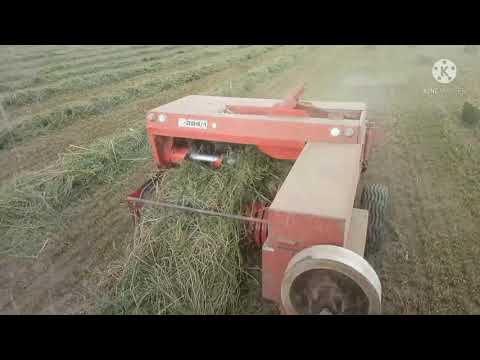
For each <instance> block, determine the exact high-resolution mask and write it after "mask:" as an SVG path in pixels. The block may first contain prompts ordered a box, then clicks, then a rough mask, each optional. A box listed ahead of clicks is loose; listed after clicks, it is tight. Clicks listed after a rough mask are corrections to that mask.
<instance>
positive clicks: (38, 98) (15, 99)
mask: <svg viewBox="0 0 480 360" xmlns="http://www.w3.org/2000/svg"><path fill="white" fill-rule="evenodd" d="M262 50H265V51H267V50H268V47H263V48H260V49H258V48H256V49H240V50H238V52H241V53H242V54H241V55H234V56H230V57H227V58H226V59H225V60H224V59H222V60H217V61H214V62H212V65H213V66H220V64H224V63H231V62H232V61H242V60H244V59H249V57H250V56H256V55H255V52H257V53H262V52H263V51H262ZM195 59H196V56H195V57H192V58H190V59H188V60H187V62H188V61H193V60H195ZM175 61H176V60H175V59H174V60H172V61H171V62H173V64H172V63H171V62H170V61H168V60H167V61H165V62H158V63H155V64H151V65H148V64H145V65H144V66H141V67H136V68H133V69H122V70H114V71H104V72H100V73H95V74H90V75H84V76H79V77H72V78H68V79H67V80H65V81H62V82H60V83H55V84H52V85H50V86H45V87H41V88H37V89H28V90H20V91H16V92H14V93H11V94H8V95H6V96H5V97H4V100H3V103H4V105H5V106H7V107H19V106H23V105H29V104H33V103H39V102H42V101H45V100H48V99H50V98H52V97H54V96H56V95H58V94H65V93H67V92H75V91H80V90H86V89H91V88H95V87H98V86H105V85H108V84H112V83H115V82H119V81H122V80H126V79H131V78H133V77H137V76H140V75H146V74H150V73H155V72H157V71H159V70H161V69H165V68H166V66H167V65H168V67H171V66H173V65H174V64H175ZM168 67H167V68H168Z"/></svg>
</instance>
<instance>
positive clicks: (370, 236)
mask: <svg viewBox="0 0 480 360" xmlns="http://www.w3.org/2000/svg"><path fill="white" fill-rule="evenodd" d="M388 202H389V193H388V189H387V187H386V186H384V185H380V184H369V185H367V186H365V188H364V189H363V192H362V197H361V201H360V203H361V205H360V206H361V208H363V209H365V210H368V228H367V242H366V246H365V256H366V257H368V256H370V255H375V254H376V253H378V252H379V250H380V248H381V246H382V243H383V241H384V239H385V221H386V218H387V210H388Z"/></svg>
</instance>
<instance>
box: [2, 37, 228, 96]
mask: <svg viewBox="0 0 480 360" xmlns="http://www.w3.org/2000/svg"><path fill="white" fill-rule="evenodd" d="M226 48H227V49H228V48H229V47H226ZM220 53H222V50H213V49H210V48H203V47H195V46H192V47H191V48H190V49H184V48H183V47H179V48H178V49H172V50H171V51H165V50H164V49H162V48H160V49H152V50H151V52H149V53H147V54H144V53H142V52H140V53H133V54H131V55H129V56H120V57H115V58H114V59H112V57H111V55H110V57H109V58H108V59H109V60H110V61H107V62H102V61H93V62H92V60H90V61H88V62H85V65H84V66H75V67H74V68H73V69H71V70H70V71H68V69H67V70H66V71H62V70H58V71H55V72H53V73H46V72H45V71H41V72H40V73H39V74H37V76H35V77H33V78H30V79H27V80H21V81H16V82H11V83H9V84H3V85H2V86H1V87H0V91H10V92H13V91H19V90H22V89H25V88H29V87H32V86H36V85H42V86H45V85H47V84H50V83H54V82H56V81H59V80H64V79H69V78H73V77H79V76H85V75H91V74H99V75H101V74H105V73H106V72H119V71H126V69H127V70H129V71H133V70H135V69H137V70H138V69H143V71H144V72H146V73H149V72H155V71H160V70H162V69H165V68H171V67H177V66H179V65H183V64H189V63H191V62H193V60H197V59H202V60H204V59H206V58H208V57H211V56H214V55H218V54H220ZM112 60H113V61H112ZM140 74H143V73H142V72H141V73H140ZM125 79H128V77H125ZM5 89H6V90H5Z"/></svg>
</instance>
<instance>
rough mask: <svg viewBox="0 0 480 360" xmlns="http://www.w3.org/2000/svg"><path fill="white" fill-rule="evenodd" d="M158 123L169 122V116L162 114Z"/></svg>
mask: <svg viewBox="0 0 480 360" xmlns="http://www.w3.org/2000/svg"><path fill="white" fill-rule="evenodd" d="M158 121H159V122H162V123H163V122H165V121H167V116H166V115H164V114H160V116H159V117H158Z"/></svg>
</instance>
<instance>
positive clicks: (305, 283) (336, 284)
mask: <svg viewBox="0 0 480 360" xmlns="http://www.w3.org/2000/svg"><path fill="white" fill-rule="evenodd" d="M381 296H382V294H381V284H380V279H379V278H378V276H377V274H376V273H375V270H373V268H372V267H371V266H370V264H369V263H368V262H367V261H366V260H365V259H364V258H363V257H361V256H360V255H358V254H356V253H354V252H353V251H350V250H347V249H345V248H342V247H339V246H333V245H316V246H312V247H310V248H307V249H304V250H302V251H300V252H299V253H297V254H296V255H295V256H294V257H293V258H292V259H291V260H290V262H289V264H288V266H287V269H286V271H285V276H284V278H283V281H282V288H281V297H282V305H283V308H284V310H285V312H286V313H287V314H294V315H368V314H379V313H380V312H381Z"/></svg>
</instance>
